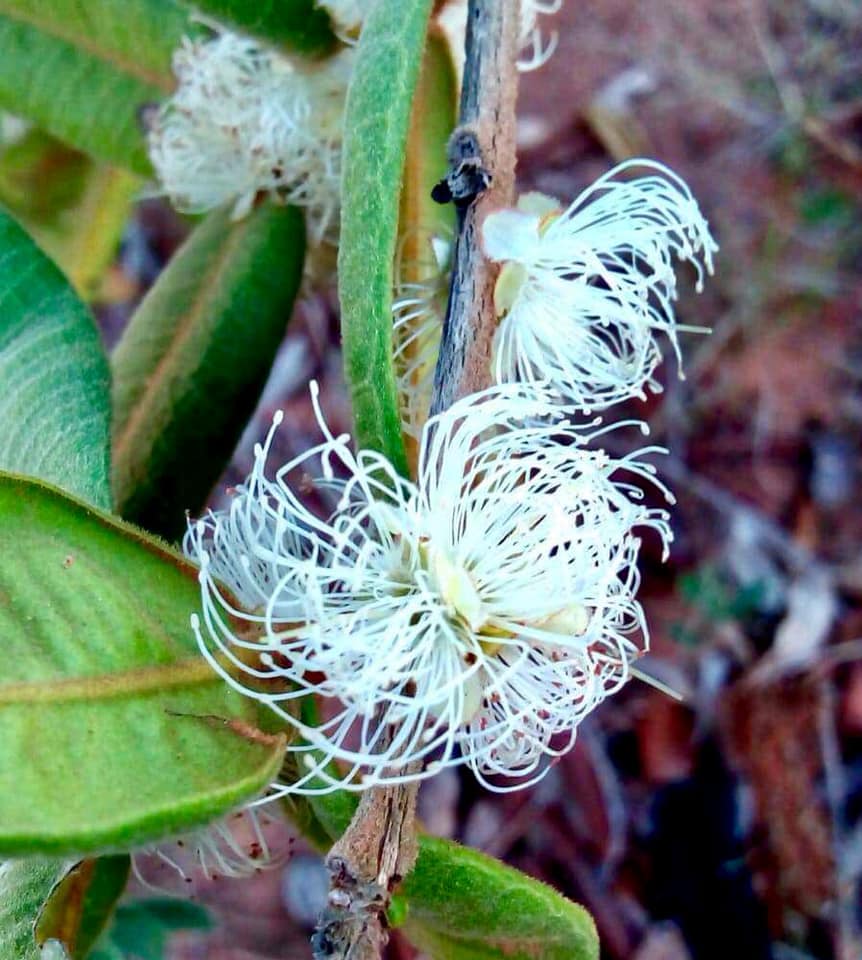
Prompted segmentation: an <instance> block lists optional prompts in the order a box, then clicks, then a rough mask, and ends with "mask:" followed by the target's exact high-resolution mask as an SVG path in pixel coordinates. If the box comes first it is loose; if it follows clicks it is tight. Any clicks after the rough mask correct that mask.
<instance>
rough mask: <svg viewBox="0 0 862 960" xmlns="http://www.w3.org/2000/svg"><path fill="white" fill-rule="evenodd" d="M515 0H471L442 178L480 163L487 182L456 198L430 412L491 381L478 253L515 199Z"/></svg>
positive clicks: (489, 330)
mask: <svg viewBox="0 0 862 960" xmlns="http://www.w3.org/2000/svg"><path fill="white" fill-rule="evenodd" d="M518 7H519V4H518V3H517V2H515V0H510V2H506V0H470V5H469V11H468V20H467V50H466V61H465V65H464V83H463V87H462V89H461V113H460V126H459V127H458V129H457V130H455V132H454V133H453V134H452V139H451V140H450V144H449V162H450V170H449V178H448V182H449V184H450V186H454V185H457V184H458V183H459V182H463V178H464V176H465V173H469V171H470V169H471V168H472V170H473V174H474V179H475V178H476V173H477V168H478V172H479V173H480V174H484V176H485V179H486V180H487V181H488V186H487V188H486V189H483V190H481V191H480V192H479V193H478V195H476V196H475V197H470V196H469V195H468V196H463V197H461V198H458V197H457V196H456V197H455V200H456V203H458V205H459V211H460V214H461V216H460V217H459V221H460V222H459V231H458V236H457V238H456V241H455V256H454V266H453V270H452V283H451V287H450V291H449V304H448V308H447V311H446V319H445V321H444V323H443V340H442V343H441V345H440V355H439V357H438V360H437V369H436V372H435V377H434V395H433V398H432V401H431V413H432V414H433V413H439V412H440V411H441V410H446V409H447V408H448V407H450V406H451V405H452V404H453V403H454V402H455V401H456V400H457V399H458V398H459V397H464V396H467V395H468V394H471V393H475V392H476V391H478V390H482V389H483V388H484V387H487V386H489V384H490V382H491V347H492V344H493V340H494V332H495V330H496V328H497V317H496V313H495V310H494V283H495V281H496V279H497V274H498V272H499V267H498V265H497V264H495V263H492V262H491V261H490V260H488V259H487V258H486V257H485V255H484V254H483V252H482V245H481V242H480V229H481V226H482V221H483V220H484V219H485V216H486V215H487V214H488V213H490V212H491V211H492V210H496V209H499V208H500V207H506V206H512V204H513V200H514V187H515V103H516V100H517V92H518V73H517V69H516V61H517V55H518V50H517V45H518V43H517V42H518V19H519V17H518ZM475 185H476V186H481V185H480V184H479V183H476V184H475ZM465 201H466V203H465Z"/></svg>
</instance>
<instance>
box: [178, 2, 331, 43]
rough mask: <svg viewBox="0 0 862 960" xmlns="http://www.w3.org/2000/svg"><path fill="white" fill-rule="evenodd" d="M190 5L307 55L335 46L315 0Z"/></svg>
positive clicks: (328, 23)
mask: <svg viewBox="0 0 862 960" xmlns="http://www.w3.org/2000/svg"><path fill="white" fill-rule="evenodd" d="M191 6H193V7H194V9H195V10H199V11H200V12H201V13H205V14H207V16H210V17H213V18H214V19H216V20H218V21H220V22H221V23H224V24H226V25H227V26H230V27H233V28H234V29H236V30H240V31H242V32H243V33H248V34H251V36H254V37H259V38H260V39H261V40H268V41H269V42H270V43H274V44H281V45H283V46H285V47H287V49H288V50H294V51H296V52H297V53H305V54H309V55H317V54H326V53H330V52H331V51H332V50H333V49H334V48H335V46H336V45H337V40H336V38H335V34H334V33H333V32H332V23H331V21H330V19H329V15H328V14H327V13H326V11H325V10H323V9H322V8H321V7H319V6H318V5H317V3H316V0H254V2H253V3H250V2H249V0H195V2H194V3H193V4H191Z"/></svg>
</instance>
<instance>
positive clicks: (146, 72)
mask: <svg viewBox="0 0 862 960" xmlns="http://www.w3.org/2000/svg"><path fill="white" fill-rule="evenodd" d="M197 29H199V28H196V27H195V26H194V24H192V23H191V22H190V20H189V11H188V10H187V9H186V8H185V7H182V6H180V5H179V4H178V3H175V2H173V0H52V2H51V3H45V2H44V0H0V106H2V107H4V108H5V109H7V110H10V111H12V112H14V113H16V114H19V115H20V116H23V117H25V118H27V119H29V120H33V121H34V122H35V123H36V124H37V125H38V126H40V127H42V128H43V129H44V130H47V131H48V132H49V133H52V134H54V135H55V136H57V137H59V138H60V139H61V140H64V141H66V142H67V143H69V144H71V145H72V146H75V147H78V148H79V149H80V150H83V151H85V152H87V153H90V154H92V155H93V156H95V157H97V158H99V159H101V160H104V161H107V162H108V163H113V164H116V165H118V166H123V167H128V168H129V169H131V170H134V171H136V172H138V173H141V174H148V173H149V172H150V165H149V161H148V159H147V156H146V150H145V145H144V138H143V135H142V133H141V128H140V123H139V112H140V110H141V108H142V107H144V106H146V105H147V104H151V103H153V102H156V101H158V100H160V99H161V98H162V97H164V96H165V95H167V94H168V93H170V91H171V90H172V89H173V86H174V81H173V76H172V74H171V54H172V52H173V50H174V49H175V48H176V47H177V46H178V45H179V43H180V41H181V39H182V37H183V36H184V35H186V34H189V33H192V32H195V31H196V30H197Z"/></svg>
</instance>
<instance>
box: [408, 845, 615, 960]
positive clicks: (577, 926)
mask: <svg viewBox="0 0 862 960" xmlns="http://www.w3.org/2000/svg"><path fill="white" fill-rule="evenodd" d="M402 892H403V893H404V895H405V896H406V897H407V899H408V902H409V907H408V914H407V923H406V925H405V928H404V929H405V932H406V933H407V936H408V937H409V938H410V940H411V941H412V942H413V943H415V944H416V945H417V946H418V947H420V948H421V949H422V950H424V951H426V952H427V953H428V954H430V956H431V957H432V958H433V960H596V958H597V957H598V955H599V941H598V936H597V934H596V928H595V924H594V923H593V920H592V918H591V917H590V915H589V914H588V913H587V912H586V910H584V909H583V907H580V906H578V905H577V904H575V903H572V902H571V901H569V900H567V899H566V898H565V897H563V896H561V895H560V894H559V893H557V892H556V890H553V889H551V887H549V886H547V885H546V884H543V883H540V882H539V881H538V880H534V879H532V878H531V877H527V876H525V875H524V874H523V873H520V872H519V871H517V870H514V869H512V867H507V866H505V865H504V864H502V863H499V862H498V861H497V860H494V859H492V858H491V857H487V856H485V855H484V854H482V853H478V852H477V851H475V850H470V849H468V848H467V847H462V846H460V845H459V844H457V843H453V842H452V841H450V840H441V839H438V838H436V837H427V836H423V837H420V843H419V858H418V860H417V861H416V866H415V868H414V869H413V871H412V872H411V873H410V875H409V876H408V877H407V879H406V880H405V881H404V885H403V887H402Z"/></svg>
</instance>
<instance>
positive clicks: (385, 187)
mask: <svg viewBox="0 0 862 960" xmlns="http://www.w3.org/2000/svg"><path fill="white" fill-rule="evenodd" d="M430 7H431V0H415V2H412V3H409V4H405V3H404V2H403V0H378V2H377V3H376V4H375V5H374V6H373V8H372V10H371V13H370V14H369V16H368V19H367V20H366V22H365V25H364V27H363V29H362V35H361V37H360V40H359V44H358V47H357V56H356V67H355V72H354V76H353V80H352V82H351V84H350V89H349V91H348V94H347V106H346V115H345V123H344V129H345V138H344V174H343V178H342V210H341V241H340V246H339V252H338V294H339V298H340V301H341V335H342V342H343V348H344V368H345V376H346V378H347V384H348V387H349V389H350V395H351V399H352V402H353V417H354V422H355V426H356V439H357V443H358V445H359V446H360V447H367V448H373V449H376V450H379V451H380V452H381V453H383V454H385V455H386V456H387V457H388V458H389V460H390V461H391V462H392V464H393V465H394V466H395V468H396V469H397V470H400V471H401V472H402V473H406V471H407V461H406V457H405V453H404V443H403V440H402V437H401V418H400V416H399V412H398V397H397V394H396V389H395V375H394V372H393V368H392V284H393V259H394V257H395V250H396V245H397V240H398V211H399V196H400V192H401V181H402V174H403V171H404V157H405V146H406V142H407V131H408V128H409V124H410V111H411V104H412V101H413V93H414V91H415V89H416V82H417V78H418V75H419V66H420V64H421V62H422V52H423V49H424V47H425V32H426V28H427V23H428V15H429V12H430Z"/></svg>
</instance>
